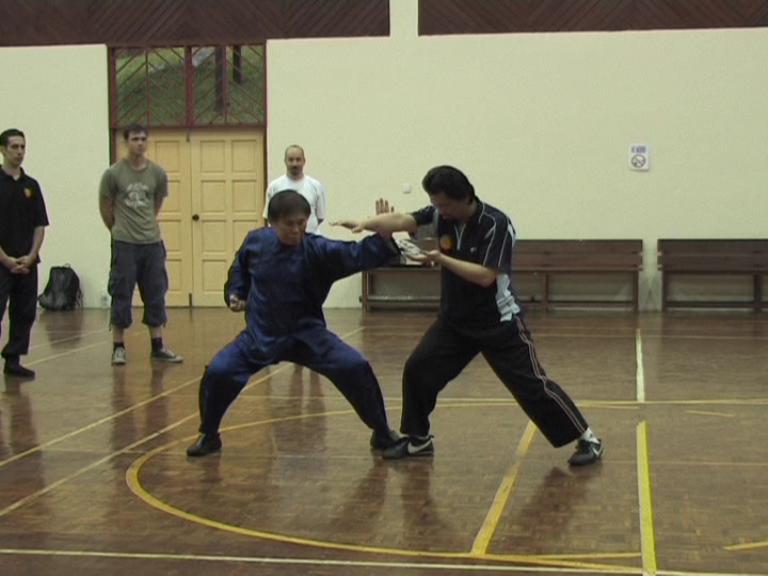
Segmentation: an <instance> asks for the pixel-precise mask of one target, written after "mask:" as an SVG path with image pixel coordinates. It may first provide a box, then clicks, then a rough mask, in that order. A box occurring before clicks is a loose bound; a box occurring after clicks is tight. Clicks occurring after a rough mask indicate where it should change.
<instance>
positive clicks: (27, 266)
mask: <svg viewBox="0 0 768 576" xmlns="http://www.w3.org/2000/svg"><path fill="white" fill-rule="evenodd" d="M25 152H26V138H25V137H24V133H23V132H22V131H21V130H16V129H15V128H11V129H9V130H5V131H4V132H3V133H2V134H0V153H2V155H3V169H2V170H1V171H0V264H1V265H0V320H1V319H2V317H3V315H4V314H5V307H6V304H8V303H9V301H10V306H9V311H8V316H9V322H8V324H9V329H8V342H7V344H6V345H5V347H4V348H3V351H2V356H3V359H4V360H5V368H4V370H3V371H4V372H5V373H6V374H9V375H11V376H16V377H19V378H34V377H35V373H34V371H32V370H30V369H29V368H25V367H24V366H22V365H21V363H20V362H19V358H20V356H23V355H24V354H26V353H27V352H28V351H29V334H30V332H31V330H32V324H33V323H34V322H35V315H36V312H37V264H38V262H40V257H39V253H40V247H41V246H42V245H43V238H44V236H45V227H46V226H48V215H47V213H46V211H45V201H44V200H43V193H42V191H41V190H40V185H39V184H38V183H37V181H36V180H35V179H34V178H31V177H30V176H28V175H27V174H26V173H25V172H24V170H23V168H22V167H21V164H22V162H23V161H24V154H25Z"/></svg>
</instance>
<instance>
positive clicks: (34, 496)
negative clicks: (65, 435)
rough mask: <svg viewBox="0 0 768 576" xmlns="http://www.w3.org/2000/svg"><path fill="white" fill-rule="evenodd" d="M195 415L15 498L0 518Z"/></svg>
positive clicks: (190, 416) (3, 510) (195, 414)
mask: <svg viewBox="0 0 768 576" xmlns="http://www.w3.org/2000/svg"><path fill="white" fill-rule="evenodd" d="M195 417H197V412H195V413H194V414H190V415H189V416H185V417H184V418H182V419H181V420H177V421H176V422H174V423H173V424H171V425H169V426H166V427H165V428H163V429H162V430H158V431H157V432H154V433H152V434H150V435H149V436H145V437H144V438H142V439H141V440H137V441H136V442H134V443H133V444H129V445H128V446H126V447H125V448H123V449H121V450H116V451H115V452H112V453H111V454H108V455H107V456H104V458H99V459H98V460H96V461H95V462H92V463H91V464H89V465H88V466H84V467H83V468H80V470H78V471H77V472H73V473H72V474H70V475H69V476H65V477H64V478H61V479H59V480H57V481H56V482H54V483H52V484H49V485H48V486H46V487H45V488H43V489H42V490H38V491H37V492H33V493H32V494H30V495H29V496H26V497H24V498H22V499H21V500H17V501H16V502H14V503H13V504H11V505H10V506H6V507H5V508H3V509H2V510H0V518H2V517H3V516H5V515H6V514H8V513H10V512H13V511H14V510H16V509H17V508H21V507H22V506H24V505H25V504H26V503H28V502H31V501H32V500H37V499H38V498H40V496H45V495H46V494H48V492H51V491H52V490H55V489H56V488H58V487H59V486H61V485H62V484H65V483H66V482H69V481H70V480H74V479H75V478H77V477H78V476H82V475H83V474H85V473H86V472H88V471H90V470H93V469H94V468H97V467H98V466H101V465H102V464H104V463H105V462H109V461H110V460H112V458H114V457H115V456H120V455H121V454H126V453H128V452H131V451H132V450H133V449H134V448H136V447H137V446H141V445H142V444H144V443H146V442H149V441H150V440H153V439H154V438H157V437H158V436H161V435H162V434H165V433H166V432H168V431H170V430H173V429H174V428H176V427H178V426H181V425H182V424H184V423H185V422H186V421H187V420H191V419H192V418H195Z"/></svg>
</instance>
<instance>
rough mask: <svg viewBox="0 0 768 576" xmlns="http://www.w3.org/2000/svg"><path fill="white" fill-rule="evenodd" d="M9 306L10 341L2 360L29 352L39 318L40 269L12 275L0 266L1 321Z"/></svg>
mask: <svg viewBox="0 0 768 576" xmlns="http://www.w3.org/2000/svg"><path fill="white" fill-rule="evenodd" d="M6 305H7V306H8V327H9V328H8V342H7V343H6V345H5V347H4V348H3V352H2V355H3V358H12V359H18V357H19V356H22V355H24V354H26V353H27V352H29V334H30V332H31V331H32V324H34V323H35V316H36V315H37V266H32V268H31V269H30V271H29V274H11V271H10V270H8V269H7V268H6V267H5V266H0V320H2V318H3V316H4V315H5V308H6Z"/></svg>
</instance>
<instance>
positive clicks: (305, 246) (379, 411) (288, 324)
mask: <svg viewBox="0 0 768 576" xmlns="http://www.w3.org/2000/svg"><path fill="white" fill-rule="evenodd" d="M267 210H268V218H269V223H270V227H269V228H261V229H259V230H254V231H252V232H250V233H249V234H248V236H246V238H245V241H244V242H243V245H242V246H241V247H240V250H239V251H238V253H237V255H236V256H235V260H234V262H233V263H232V266H231V268H230V270H229V279H228V281H227V284H226V286H225V288H224V292H225V298H226V300H227V303H228V305H229V307H230V309H231V310H233V311H241V310H246V328H245V330H243V331H242V332H241V333H240V335H239V336H238V337H237V338H236V339H235V340H234V341H233V342H232V343H230V344H229V345H227V346H225V347H224V348H223V349H222V350H221V351H220V352H219V353H218V354H216V356H215V357H214V358H213V360H212V361H211V364H210V365H209V366H208V368H207V370H206V372H205V374H204V375H203V379H202V382H201V383H200V418H201V425H200V433H201V435H200V437H199V438H198V439H197V441H196V442H195V443H194V444H192V445H191V446H190V447H189V448H188V449H187V455H188V456H191V457H199V456H206V455H207V454H210V453H212V452H217V451H218V450H220V449H221V439H220V437H219V426H220V424H221V420H222V418H223V416H224V413H225V412H226V410H227V408H228V407H229V405H230V404H231V403H232V402H233V401H234V400H235V398H236V397H237V395H238V394H239V393H240V391H241V390H242V389H243V388H244V387H245V385H246V383H247V381H248V379H249V378H250V377H251V376H252V375H253V374H255V373H256V372H258V371H259V370H261V369H262V368H264V367H265V366H269V365H270V364H276V363H278V362H281V361H287V362H294V363H296V364H300V365H302V366H306V367H307V368H309V369H310V370H314V371H315V372H318V373H320V374H322V375H324V376H326V377H327V378H328V379H329V380H331V382H333V384H334V385H335V386H336V387H337V388H338V389H339V391H340V392H341V393H342V394H343V395H344V397H345V398H346V399H347V400H348V401H349V403H350V404H351V405H352V407H353V408H354V409H355V411H356V412H357V414H358V416H359V417H360V419H361V420H362V421H363V422H364V423H365V424H366V425H367V426H368V427H369V428H371V429H372V430H373V435H372V436H371V442H370V444H371V447H372V448H374V449H385V448H388V447H391V446H393V445H394V444H395V442H396V440H397V439H398V436H397V434H396V433H395V432H393V431H392V430H390V428H389V424H388V423H387V414H386V411H385V408H384V399H383V397H382V394H381V389H380V388H379V383H378V381H377V380H376V376H375V375H374V373H373V370H372V369H371V366H370V364H369V363H368V361H367V360H366V359H365V358H364V357H363V356H362V354H360V353H359V352H358V351H357V350H355V349H354V348H352V347H350V346H349V345H347V344H345V343H344V342H343V341H342V340H341V339H339V337H338V336H336V335H335V334H333V333H331V332H330V331H329V330H328V328H327V327H326V324H325V318H324V317H323V309H322V306H323V302H324V301H325V299H326V297H327V296H328V292H329V291H330V288H331V285H332V284H333V283H334V282H335V281H336V280H339V279H340V278H344V277H345V276H350V275H352V274H354V273H356V272H360V271H362V270H368V269H371V268H375V267H376V266H381V265H382V264H384V263H386V262H387V261H388V260H389V259H390V258H391V257H392V255H393V254H395V253H396V252H397V249H396V248H395V247H394V246H393V244H392V240H391V238H390V237H389V235H388V234H381V235H379V234H374V235H372V236H369V237H368V238H365V239H364V240H362V241H361V242H340V241H334V240H329V239H327V238H324V237H322V236H318V235H315V234H306V233H305V230H306V226H307V220H308V219H309V217H310V214H311V208H310V205H309V203H308V202H307V200H306V199H305V198H304V197H303V196H302V195H301V194H299V193H298V192H296V191H293V190H286V191H283V192H279V193H277V194H275V195H274V196H273V197H272V199H271V200H270V202H269V206H268V209H267Z"/></svg>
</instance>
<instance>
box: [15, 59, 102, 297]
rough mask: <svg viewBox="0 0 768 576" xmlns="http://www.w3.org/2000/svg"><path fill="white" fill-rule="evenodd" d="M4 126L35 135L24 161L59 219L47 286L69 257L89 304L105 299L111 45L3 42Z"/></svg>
mask: <svg viewBox="0 0 768 576" xmlns="http://www.w3.org/2000/svg"><path fill="white" fill-rule="evenodd" d="M0 70H3V71H4V81H3V82H0V111H1V112H0V130H4V129H5V128H19V129H20V130H22V131H23V132H24V133H25V134H26V137H27V156H26V160H25V161H24V169H25V170H26V171H27V172H28V173H29V174H30V175H31V176H32V177H34V178H36V179H37V180H38V181H39V182H40V185H41V186H42V189H43V195H44V197H45V201H46V205H47V209H48V217H49V219H50V222H51V225H50V227H49V228H48V229H47V231H46V237H45V243H44V244H43V249H42V253H41V257H42V261H43V263H42V266H41V267H40V291H42V289H43V287H44V286H45V281H46V280H47V278H48V270H49V268H50V267H51V266H55V265H60V264H64V263H69V264H71V265H72V267H73V268H74V269H75V270H76V271H77V273H78V275H79V276H80V282H81V286H82V290H83V295H84V304H85V305H86V306H99V305H100V298H101V294H102V293H105V292H106V284H107V274H108V271H109V257H110V251H109V234H108V232H107V230H106V229H105V228H104V225H103V224H102V223H101V219H100V218H99V212H98V206H97V190H98V184H99V179H100V177H101V174H102V172H103V171H104V169H105V168H106V167H107V166H109V123H108V122H109V118H108V100H107V96H108V92H107V50H106V48H105V47H104V46H76V47H73V46H65V47H39V48H0Z"/></svg>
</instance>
